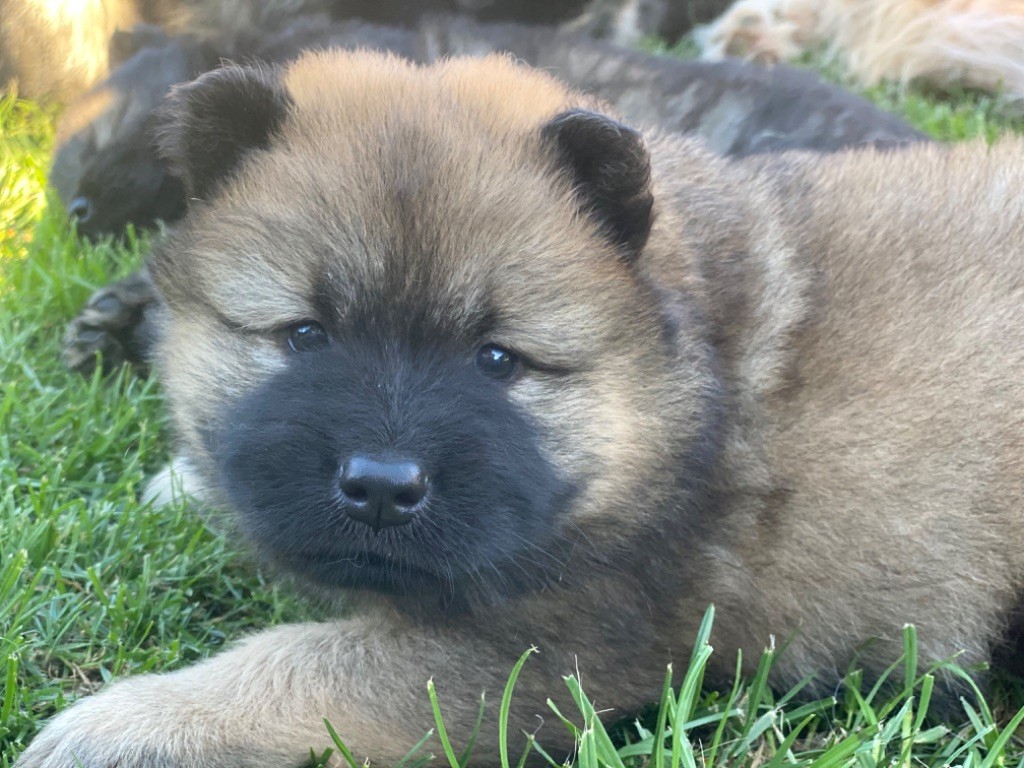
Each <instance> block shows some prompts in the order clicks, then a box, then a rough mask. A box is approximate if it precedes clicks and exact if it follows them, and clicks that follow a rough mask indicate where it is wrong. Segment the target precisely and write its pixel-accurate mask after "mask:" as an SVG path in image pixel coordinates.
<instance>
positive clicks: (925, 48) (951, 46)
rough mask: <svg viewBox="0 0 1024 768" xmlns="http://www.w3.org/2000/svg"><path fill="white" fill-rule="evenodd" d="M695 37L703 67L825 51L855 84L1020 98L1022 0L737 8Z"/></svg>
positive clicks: (783, 1)
mask: <svg viewBox="0 0 1024 768" xmlns="http://www.w3.org/2000/svg"><path fill="white" fill-rule="evenodd" d="M698 38H699V39H700V40H701V42H702V46H703V48H704V55H705V57H706V58H710V59H717V58H722V57H723V56H738V57H741V58H746V59H751V60H754V61H757V62H759V63H762V64H769V63H773V62H777V61H789V60H792V59H794V58H796V57H797V56H799V55H800V54H801V53H803V52H804V51H808V50H813V49H815V48H818V47H820V46H822V45H825V46H827V47H828V48H829V50H830V51H831V52H832V54H833V55H837V56H838V57H839V58H841V59H842V60H843V62H844V63H845V65H846V66H847V68H848V70H849V72H850V73H851V74H852V75H853V77H855V78H856V79H857V80H858V81H859V82H860V83H861V84H862V85H867V86H870V85H875V84H877V83H879V82H881V81H883V80H894V81H897V82H900V83H904V84H906V83H909V82H912V81H920V82H927V83H932V84H934V85H939V86H955V85H961V86H967V87H969V88H980V89H982V90H986V91H992V92H998V93H1001V94H1003V95H1005V96H1006V97H1007V98H1008V99H1011V100H1014V101H1019V100H1021V99H1024V3H1022V2H1020V0H869V1H868V2H862V1H861V0H826V2H813V0H740V1H739V2H737V3H735V4H734V5H733V6H732V7H730V8H729V10H727V11H726V12H725V13H724V14H723V15H722V17H721V18H720V19H718V20H717V21H715V22H714V23H713V24H711V25H710V26H709V27H708V28H707V29H705V30H703V31H702V32H701V33H700V34H699V35H698Z"/></svg>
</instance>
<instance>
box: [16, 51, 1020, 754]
mask: <svg viewBox="0 0 1024 768" xmlns="http://www.w3.org/2000/svg"><path fill="white" fill-rule="evenodd" d="M609 111H610V108H609V107H607V105H602V104H601V103H599V102H598V101H596V100H594V99H592V98H591V97H588V96H584V95H581V94H579V93H577V92H573V91H571V90H569V89H567V88H566V87H565V86H564V85H562V84H560V83H558V82H557V81H556V80H554V79H552V78H550V77H549V76H548V75H546V74H544V73H541V72H538V71H535V70H531V69H528V68H525V67H522V66H519V65H516V64H514V63H512V62H511V60H509V59H506V58H502V57H490V58H486V59H482V60H481V59H456V60H451V61H448V62H444V63H440V64H436V65H433V66H430V67H416V66H414V65H412V64H409V63H408V62H404V61H402V60H400V59H397V58H388V57H384V56H380V55H374V54H369V53H360V54H344V53H338V52H331V53H324V54H316V55H306V56H303V57H302V58H300V59H298V60H297V61H295V62H294V63H292V64H290V65H288V66H287V67H286V68H284V69H282V70H280V71H277V70H272V69H246V68H238V67H230V68H226V69H223V70H218V71H215V72H212V73H208V74H206V75H204V76H202V77H201V78H199V79H198V80H197V81H195V82H194V83H191V84H189V85H187V86H185V87H182V88H179V89H176V90H175V91H174V92H173V94H172V97H171V99H170V102H169V103H168V105H167V106H166V109H165V122H164V124H163V126H162V128H161V130H160V136H161V146H162V151H163V152H164V154H165V156H166V158H167V159H168V162H169V163H170V166H171V168H172V170H174V171H175V172H176V174H177V175H178V176H179V177H180V178H182V179H183V182H184V183H185V185H186V188H187V194H188V197H189V199H190V207H189V212H188V214H187V215H186V217H185V218H184V219H183V220H182V222H181V224H180V225H179V226H177V227H175V228H174V229H173V230H172V231H171V232H170V233H169V236H168V238H167V239H166V241H164V242H162V243H161V244H160V245H159V246H158V248H157V249H156V251H155V252H154V254H153V257H152V260H151V263H150V269H151V271H152V275H153V279H154V281H155V284H156V286H157V288H158V289H159V292H160V295H161V302H160V304H159V305H158V307H159V316H160V329H159V340H158V343H157V346H156V357H155V360H156V366H157V370H158V371H159V374H160V377H161V380H162V384H163V386H164V390H165V392H166V394H167V397H168V401H169V406H170V410H171V413H172V417H173V421H174V424H175V426H176V429H177V433H178V437H179V440H180V450H181V454H182V457H183V458H182V461H181V462H180V466H182V467H183V468H186V469H187V471H188V473H190V476H189V477H188V478H187V479H189V480H190V481H191V480H195V481H196V483H195V484H194V485H193V486H192V489H196V488H199V489H201V491H202V493H203V495H204V496H205V498H206V499H207V500H209V501H210V502H211V503H214V504H219V505H221V506H223V507H224V508H226V509H228V510H230V511H232V512H233V513H234V514H235V515H236V516H237V518H238V520H239V521H240V524H241V527H242V529H243V530H244V531H245V533H246V535H247V536H248V538H249V539H250V540H251V541H252V542H253V544H254V545H255V547H256V548H257V549H258V550H259V551H260V552H262V553H263V554H264V555H265V556H267V557H268V558H269V559H272V560H273V561H275V562H276V563H278V564H279V565H281V566H283V567H285V568H288V569H291V570H293V571H297V572H298V573H299V574H300V575H301V576H303V577H304V578H306V579H308V580H309V581H311V582H313V583H315V584H318V585H319V586H320V588H322V589H324V590H328V591H330V590H335V589H338V588H341V589H342V590H343V591H346V592H350V593H354V594H356V595H357V596H358V597H359V598H360V600H358V601H357V602H358V603H359V611H358V612H357V615H355V616H354V617H353V618H350V619H345V620H338V621H329V622H324V623H306V624H301V625H290V626H281V627H277V628H275V629H272V630H268V631H267V632H264V633H261V634H258V635H256V636H255V637H252V638H250V639H248V640H246V641H244V642H242V643H241V644H239V645H238V646H236V647H235V648H233V649H231V650H228V651H226V652H224V653H221V654H218V655H216V656H214V657H212V658H210V659H208V660H206V661H204V662H202V663H200V664H198V665H196V666H194V667H191V668H188V669H184V670H181V671H177V672H173V673H170V674H166V675H141V676H138V677H135V678H132V679H128V680H124V681H121V682H118V683H115V684H113V685H111V686H110V687H109V688H107V689H106V690H104V691H103V692H101V693H99V694H98V695H96V696H93V697H89V698H86V699H84V700H83V701H81V702H79V703H78V704H76V705H75V706H73V707H71V708H70V709H69V710H68V711H66V712H64V713H61V714H60V715H58V717H57V718H56V719H55V720H54V721H53V722H52V723H51V724H50V725H49V726H48V727H47V729H46V730H45V731H44V732H43V733H42V734H40V735H39V736H38V737H37V738H36V740H35V741H34V742H33V743H32V745H31V746H30V747H29V749H28V750H27V751H26V752H25V753H24V754H23V755H22V756H21V758H20V759H19V762H18V763H17V765H18V767H19V768H40V767H45V768H72V766H75V765H79V764H81V765H84V766H87V768H112V767H113V766H118V768H141V767H142V766H175V768H199V767H200V766H217V767H218V768H225V767H237V768H242V766H245V767H246V768H262V767H263V766H266V768H271V766H273V767H274V768H279V766H287V765H297V764H299V763H301V762H302V761H304V760H305V759H307V758H308V755H309V748H310V747H312V748H314V749H315V750H317V751H318V752H319V751H320V750H322V749H323V748H324V747H326V746H327V745H328V743H329V738H328V735H327V733H325V729H324V726H323V719H324V718H328V719H329V720H330V721H331V722H332V723H333V725H334V726H335V727H336V728H337V730H338V732H339V733H340V734H341V735H342V736H343V737H344V739H345V741H346V743H347V744H348V745H349V746H350V747H351V748H352V750H353V752H354V753H355V754H356V756H357V759H361V758H362V757H363V756H369V757H370V758H371V759H372V760H373V761H374V762H375V763H377V764H381V765H389V764H393V763H394V762H396V761H397V760H398V759H399V758H400V757H401V756H403V755H404V753H405V752H406V751H407V749H408V748H409V747H410V746H411V745H413V744H415V743H416V742H417V741H418V740H419V739H420V738H421V736H422V735H423V733H424V731H425V730H426V729H427V728H428V727H429V725H430V724H431V722H432V717H431V708H430V703H429V701H428V700H427V697H426V696H425V695H424V693H423V690H424V686H425V684H426V681H427V679H428V678H431V677H432V678H433V679H434V680H436V681H437V684H438V688H439V692H440V695H441V696H442V698H443V700H444V702H445V721H446V724H447V729H448V732H449V734H450V735H451V736H452V739H453V740H454V741H455V742H456V743H459V744H464V743H465V742H466V740H467V739H468V737H469V734H470V732H471V731H472V728H473V724H474V722H475V720H476V714H477V706H478V702H479V701H480V698H479V694H480V692H481V691H486V692H487V699H486V700H487V702H488V703H489V706H490V709H489V710H488V712H487V716H486V719H485V722H484V725H483V729H482V730H481V732H480V736H479V739H478V741H477V745H476V751H475V753H474V754H475V755H476V757H475V760H474V762H475V763H476V764H482V765H491V764H498V759H497V755H498V746H497V744H498V729H497V726H496V713H495V702H497V701H498V700H499V698H500V693H499V692H500V691H501V690H502V687H503V686H504V684H505V681H506V676H507V674H508V670H509V669H510V668H511V666H512V664H513V663H514V661H515V660H516V658H517V657H518V656H519V655H520V654H521V653H522V652H523V651H524V649H526V648H528V647H530V646H531V645H535V646H536V647H537V648H538V649H539V650H540V653H539V654H536V655H535V656H534V657H532V658H531V659H530V660H529V662H528V663H527V664H526V666H525V667H524V668H523V672H522V675H521V676H520V678H519V680H518V683H517V688H516V695H515V698H514V701H513V707H512V714H511V723H510V728H509V733H510V734H511V736H510V738H512V739H513V741H514V743H512V744H511V745H510V747H511V749H513V750H517V749H518V748H519V747H520V746H521V745H522V738H523V737H522V733H523V731H524V730H525V731H527V732H530V733H532V732H534V731H535V730H536V729H537V726H538V719H537V718H538V716H541V717H544V716H545V715H547V714H549V712H550V710H549V709H548V707H547V704H546V701H547V699H548V697H551V698H552V699H553V700H554V701H555V703H556V704H557V705H558V706H560V707H562V708H563V709H564V708H565V707H566V706H568V705H570V704H571V701H568V700H569V695H568V692H567V691H566V689H565V686H564V685H563V683H562V681H561V679H560V677H561V676H562V675H565V674H569V673H572V672H574V671H576V670H579V671H580V673H581V674H582V676H583V679H584V681H585V685H586V689H587V692H588V694H589V695H590V696H591V697H592V698H593V700H594V701H595V704H596V708H597V710H598V711H599V712H601V713H602V716H605V717H609V718H611V717H621V716H622V715H624V714H626V713H629V712H633V711H635V710H636V709H637V708H638V707H640V706H641V705H643V704H644V703H646V702H648V701H650V700H652V699H654V698H656V697H657V695H658V693H659V692H660V690H661V685H662V683H663V675H664V671H665V665H666V664H667V663H668V662H670V661H675V662H677V664H676V665H675V667H674V669H675V670H676V671H677V672H678V671H680V670H682V669H683V668H684V666H685V663H681V662H684V661H685V659H687V658H688V657H689V655H690V652H691V649H690V647H689V642H690V641H691V638H693V637H694V633H695V631H696V627H697V625H698V623H699V622H700V619H701V616H702V614H703V612H704V610H705V608H706V606H707V604H708V603H710V602H713V603H715V605H716V606H717V611H718V613H717V617H716V624H715V635H714V637H713V643H714V646H715V647H716V649H717V651H718V653H717V654H716V655H715V656H714V657H713V659H712V666H711V667H710V668H709V676H708V680H709V682H713V683H719V682H722V681H724V680H727V679H728V678H729V677H730V676H731V675H732V673H733V671H734V669H735V667H734V659H735V656H734V653H735V652H736V650H737V649H742V651H743V661H744V665H745V666H744V668H743V671H744V672H748V673H749V672H751V671H752V670H751V665H752V664H755V663H756V660H757V658H758V656H759V651H760V650H761V649H762V648H763V647H764V646H765V645H766V644H768V643H769V642H771V638H772V637H773V636H774V637H778V638H791V642H790V643H789V645H788V647H787V649H786V652H785V653H783V654H782V655H781V656H780V657H779V659H778V663H777V664H776V665H774V666H773V669H772V674H773V678H772V682H773V683H774V684H777V685H779V686H783V687H789V686H792V685H794V684H795V683H796V682H797V681H799V680H802V679H803V678H805V677H806V676H809V675H814V685H813V686H812V689H814V690H817V691H831V690H834V686H835V685H836V683H837V681H838V680H839V679H840V678H841V676H842V674H843V672H844V671H845V670H847V669H848V667H849V665H850V664H851V661H852V659H853V658H854V656H855V653H856V651H857V649H858V648H864V647H865V644H866V643H867V646H866V650H865V651H864V652H863V654H862V655H861V656H860V657H859V660H858V664H859V665H860V666H861V667H862V668H863V669H864V673H865V675H866V676H867V677H871V678H874V677H877V676H878V675H879V674H881V673H882V672H883V671H884V670H885V669H886V668H887V667H888V666H889V665H890V664H892V663H893V661H894V660H895V659H897V658H899V656H900V654H901V653H902V650H903V648H902V641H901V628H902V627H903V625H904V623H905V622H912V623H914V624H915V625H916V626H917V630H918V638H919V655H920V658H921V663H922V664H928V663H930V662H933V661H936V660H939V659H944V658H947V657H949V656H951V655H953V654H954V653H957V652H958V651H962V652H963V656H962V657H961V658H962V660H963V661H964V662H966V663H968V664H971V663H975V662H980V661H984V660H986V659H988V658H989V657H990V655H991V652H992V649H993V647H994V646H995V645H996V644H997V643H999V642H1000V640H1001V638H1002V637H1003V633H1004V630H1005V626H1006V623H1007V620H1008V617H1009V616H1011V615H1012V614H1013V612H1014V611H1015V610H1016V609H1017V608H1018V607H1019V596H1020V594H1021V589H1022V587H1024V534H1022V533H1021V531H1022V530H1024V526H1021V517H1022V514H1024V512H1022V510H1024V462H1022V458H1024V442H1022V435H1024V389H1022V388H1021V386H1020V381H1021V378H1022V374H1024V259H1022V258H1021V252H1022V245H1021V244H1022V243H1024V200H1022V198H1021V196H1020V195H1019V194H1018V193H1017V190H1019V189H1021V188H1022V186H1024V163H1022V162H1021V161H1022V159H1024V145H1022V144H1021V142H1019V141H1009V142H1005V143H1002V144H999V145H996V146H994V147H991V148H990V147H987V146H985V145H984V144H982V143H979V144H977V145H972V146H949V147H948V146H940V145H934V144H920V145H915V146H911V147H907V148H905V149H904V150H903V151H900V152H891V151H890V152H884V151H878V150H876V149H873V148H864V149H860V150H858V151H855V152H849V153H838V154H834V155H826V156H822V155H813V154H810V153H789V154H785V153H784V154H782V155H779V156H761V157H757V158H748V159H745V160H738V161H727V160H725V159H723V158H721V157H719V156H717V155H715V154H714V153H712V152H710V151H708V150H707V149H706V147H705V146H704V145H703V144H702V143H700V142H698V141H694V140H692V139H686V138H682V137H679V136H677V135H673V134H670V133H666V132H659V131H657V130H651V131H648V132H646V133H641V132H640V131H638V130H637V129H635V128H632V127H629V126H627V125H625V124H623V123H622V122H621V121H620V119H619V118H618V117H617V116H615V115H610V114H608V112H609ZM611 607H613V609H612V608H611ZM870 640H873V641H874V642H873V643H868V642H867V641H870ZM815 686H816V688H815ZM548 719H549V720H550V719H551V718H550V717H548ZM538 739H539V742H540V743H541V744H542V745H544V746H545V747H546V748H547V750H548V752H549V753H552V754H557V755H558V756H559V757H560V756H562V755H563V754H564V753H565V752H566V751H568V750H570V749H571V747H572V743H571V742H572V738H571V737H570V736H569V735H568V734H567V733H566V731H565V730H564V729H563V728H561V727H560V725H559V724H557V723H556V724H555V726H554V727H551V726H550V725H549V726H545V727H544V728H543V729H542V730H541V731H540V733H539V734H538ZM431 748H432V749H435V750H436V749H437V745H436V744H434V745H433V746H432V747H431Z"/></svg>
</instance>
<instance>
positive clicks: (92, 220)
mask: <svg viewBox="0 0 1024 768" xmlns="http://www.w3.org/2000/svg"><path fill="white" fill-rule="evenodd" d="M126 190H130V193H126ZM78 195H79V196H80V197H82V198H85V199H86V200H88V201H89V205H90V209H91V215H90V216H89V217H88V219H86V220H81V219H79V220H78V222H77V229H78V234H80V235H82V236H84V237H87V238H89V239H90V240H96V239H98V238H100V237H104V236H107V235H115V236H117V235H121V234H123V232H124V226H125V225H126V224H128V223H131V224H134V225H135V226H136V227H137V228H141V227H152V226H153V225H154V224H156V222H157V221H158V220H162V221H174V220H176V219H178V218H180V217H181V216H182V214H184V212H185V189H184V187H183V186H182V183H181V181H180V180H179V179H176V178H174V177H173V176H169V175H168V174H167V171H166V169H165V168H164V165H163V163H162V162H161V161H160V159H159V158H158V157H157V156H156V152H155V151H154V149H153V146H152V135H151V133H150V130H148V129H145V128H143V129H139V130H137V131H134V132H132V133H130V134H127V135H126V137H125V140H124V141H122V142H115V143H112V144H108V145H107V146H106V147H104V148H103V149H102V150H100V151H99V152H98V153H96V155H95V156H94V159H92V160H91V161H90V163H89V165H88V167H87V168H86V169H85V172H84V173H83V175H82V180H81V183H80V185H79V187H78ZM76 199H77V198H76Z"/></svg>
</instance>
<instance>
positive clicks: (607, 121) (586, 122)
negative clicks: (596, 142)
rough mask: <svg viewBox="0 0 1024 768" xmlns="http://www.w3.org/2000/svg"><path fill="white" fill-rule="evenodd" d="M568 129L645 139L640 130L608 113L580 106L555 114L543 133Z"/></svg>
mask: <svg viewBox="0 0 1024 768" xmlns="http://www.w3.org/2000/svg"><path fill="white" fill-rule="evenodd" d="M566 130H575V131H579V132H581V133H594V134H598V133H603V134H605V135H606V136H608V137H609V138H614V137H616V136H619V137H623V138H627V137H628V138H631V139H636V140H638V141H641V142H642V141H643V136H641V135H640V132H639V131H637V130H634V129H633V128H630V127H629V126H628V125H624V124H622V123H620V122H619V121H618V120H615V119H614V118H611V117H608V115H602V114H601V113H599V112H592V111H590V110H589V109H578V108H577V109H570V110H568V111H566V112H561V113H559V114H557V115H555V116H554V117H553V118H551V119H550V120H549V121H548V122H547V123H546V124H545V126H544V128H543V131H542V133H544V134H548V135H550V134H555V133H560V132H562V131H566Z"/></svg>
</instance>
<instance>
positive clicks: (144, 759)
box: [15, 673, 309, 768]
mask: <svg viewBox="0 0 1024 768" xmlns="http://www.w3.org/2000/svg"><path fill="white" fill-rule="evenodd" d="M217 698H218V699H219V696H218V697H217ZM241 709H242V711H240V712H235V711H233V710H232V707H231V706H230V704H227V705H225V704H224V703H220V704H218V703H217V702H215V701H214V700H213V698H212V697H210V696H209V694H208V692H207V691H206V690H204V688H203V686H202V685H200V684H199V681H196V680H192V679H189V678H188V677H186V678H184V679H182V678H181V677H180V673H178V674H170V675H160V676H157V675H145V676H141V677H138V678H130V679H128V680H125V681H122V682H120V683H117V684H115V685H113V686H111V687H110V688H108V689H106V690H105V691H103V692H102V693H100V694H97V695H95V696H91V697H88V698H85V699H83V700H82V701H81V702H79V703H78V704H76V705H75V706H73V707H71V708H70V709H68V710H66V711H64V712H62V713H61V714H60V715H58V716H57V717H56V718H54V720H53V721H51V722H50V724H49V725H48V726H46V728H44V729H43V731H42V733H40V734H39V735H38V736H37V737H36V738H35V740H34V741H33V742H32V744H30V745H29V748H28V749H27V750H26V751H25V753H24V754H23V755H22V756H21V757H20V759H19V760H18V762H17V763H15V768H78V767H79V766H80V767H81V768H263V767H264V766H267V768H269V767H270V766H274V767H275V768H288V767H289V766H295V765H299V764H300V763H302V762H303V759H304V758H307V757H308V754H309V753H308V752H306V753H302V752H301V751H300V750H297V751H296V754H294V755H292V754H287V755H285V754H282V753H281V752H280V751H278V750H276V749H274V747H273V745H272V744H267V743H266V741H265V739H266V737H267V729H266V726H267V724H266V723H264V724H263V727H262V728H261V727H259V726H257V725H256V724H255V723H254V722H252V721H251V720H250V719H249V718H247V717H246V716H245V714H246V713H245V712H244V707H242V708H241ZM261 742H262V743H261Z"/></svg>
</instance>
